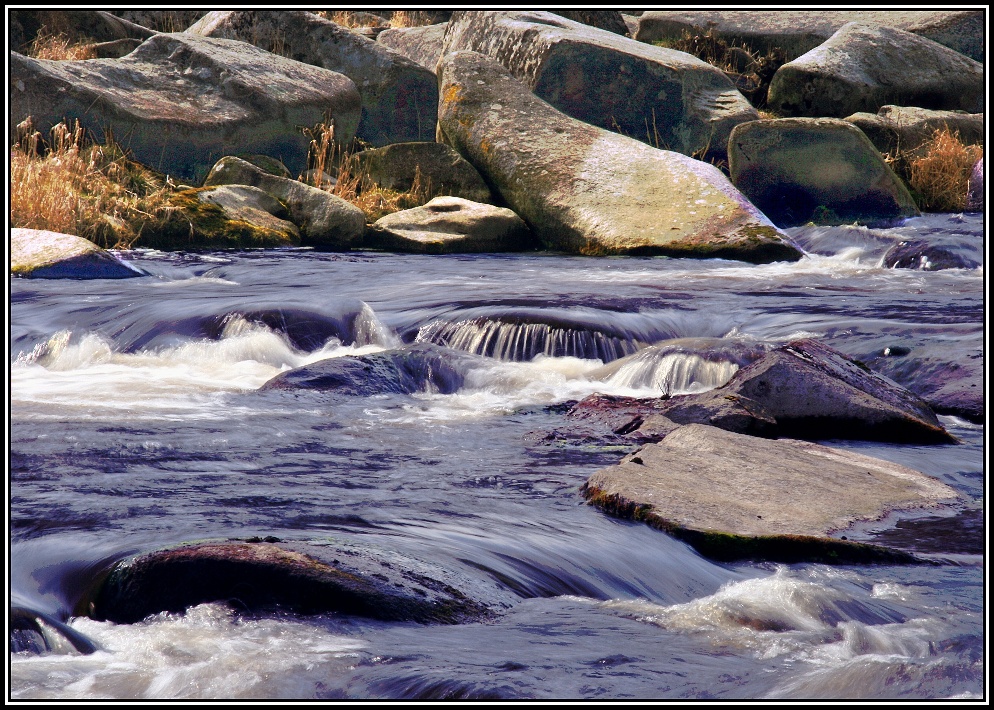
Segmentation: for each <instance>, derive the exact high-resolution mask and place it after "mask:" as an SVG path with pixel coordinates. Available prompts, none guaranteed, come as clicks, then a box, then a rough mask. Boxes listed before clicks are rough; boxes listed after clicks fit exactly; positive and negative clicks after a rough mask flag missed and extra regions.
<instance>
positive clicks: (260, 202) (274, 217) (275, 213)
mask: <svg viewBox="0 0 994 710" xmlns="http://www.w3.org/2000/svg"><path fill="white" fill-rule="evenodd" d="M196 194H197V199H198V200H200V201H201V202H204V203H209V204H213V205H217V206H218V207H220V208H221V209H222V210H224V213H225V216H226V217H227V218H228V219H230V220H236V221H239V222H246V223H248V224H251V225H253V226H255V227H258V228H260V229H268V230H272V231H274V232H277V233H279V232H282V233H283V235H285V236H283V238H282V241H284V243H285V244H287V245H293V246H296V245H297V244H299V243H300V230H298V229H297V227H296V225H294V224H293V222H289V221H287V219H286V218H287V217H289V214H288V213H287V210H286V208H285V207H284V206H283V204H282V203H281V202H280V201H279V200H277V199H276V198H275V197H273V196H272V195H270V194H269V193H268V192H264V191H262V190H260V189H259V188H257V187H249V186H248V185H219V186H218V187H208V188H204V189H202V190H197V191H196Z"/></svg>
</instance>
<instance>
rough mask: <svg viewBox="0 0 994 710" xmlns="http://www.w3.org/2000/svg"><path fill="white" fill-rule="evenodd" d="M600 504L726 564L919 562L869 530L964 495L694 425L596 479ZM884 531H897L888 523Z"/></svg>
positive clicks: (894, 471)
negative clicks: (861, 536) (873, 540)
mask: <svg viewBox="0 0 994 710" xmlns="http://www.w3.org/2000/svg"><path fill="white" fill-rule="evenodd" d="M582 492H583V495H584V496H585V497H586V498H587V499H588V500H589V501H590V502H591V503H592V504H594V505H596V506H598V507H600V508H601V509H603V510H605V511H607V512H609V513H611V514H613V515H617V516H620V517H626V518H633V519H635V520H641V521H644V522H646V523H648V524H649V525H652V526H653V527H656V528H658V529H661V530H664V531H665V532H668V533H669V534H671V535H673V536H674V537H676V538H679V539H681V540H684V541H686V542H687V543H689V544H690V545H692V546H693V547H695V548H696V549H697V550H698V551H699V552H700V553H701V554H703V555H705V556H707V557H711V558H714V559H718V560H723V561H728V560H735V559H753V560H776V561H780V562H822V563H853V562H886V563H901V562H915V561H917V558H916V557H915V556H914V555H913V554H910V553H908V552H905V551H902V550H896V549H891V548H888V547H884V546H881V545H878V544H868V543H866V542H854V541H851V540H847V539H846V538H855V537H856V536H857V535H856V534H854V532H853V529H854V528H855V526H857V525H859V524H860V523H864V524H865V523H867V522H871V521H881V519H883V518H884V516H886V515H888V514H892V513H895V512H919V511H923V510H935V509H941V508H943V507H946V508H948V509H949V510H950V511H951V505H952V504H954V503H956V502H957V501H958V500H959V495H958V494H957V493H956V491H955V490H953V489H952V488H950V487H949V486H947V485H945V484H943V483H941V482H940V481H938V480H936V479H934V478H931V477H929V476H926V475H925V474H923V473H921V472H920V471H915V470H913V469H910V468H907V467H904V466H900V465H898V464H894V463H891V462H889V461H883V460H881V459H876V458H872V457H869V456H864V455H861V454H856V453H853V452H850V451H845V450H842V449H835V448H830V447H827V446H821V445H819V444H813V443H810V442H802V441H794V440H790V439H779V440H776V441H771V440H768V439H760V438H756V437H752V436H746V435H743V434H734V433H731V432H727V431H723V430H721V429H717V428H715V427H710V426H706V425H703V424H689V425H687V426H684V427H681V428H679V429H677V430H676V431H674V432H672V433H670V434H669V435H668V436H666V438H665V439H663V441H662V442H660V443H658V444H648V445H646V446H644V447H642V448H641V449H639V450H638V451H636V452H634V453H633V454H629V455H628V456H626V457H625V458H624V459H623V460H622V461H621V463H620V464H618V465H616V466H610V467H608V468H604V469H601V470H600V471H598V472H597V473H595V474H593V475H592V476H590V478H588V479H587V481H586V483H585V484H584V486H583V489H582ZM880 525H881V526H882V527H888V526H889V527H893V519H891V522H890V524H889V525H886V524H883V523H880Z"/></svg>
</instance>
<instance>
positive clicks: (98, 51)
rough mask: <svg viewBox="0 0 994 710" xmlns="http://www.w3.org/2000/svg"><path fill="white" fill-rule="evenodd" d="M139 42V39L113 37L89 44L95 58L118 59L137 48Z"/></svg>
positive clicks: (139, 44)
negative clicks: (108, 40)
mask: <svg viewBox="0 0 994 710" xmlns="http://www.w3.org/2000/svg"><path fill="white" fill-rule="evenodd" d="M141 43H142V40H140V39H127V38H126V39H115V40H113V41H111V42H100V43H98V44H93V45H90V49H91V50H93V54H94V55H96V59H120V58H121V57H123V56H125V55H127V54H131V53H132V52H133V51H135V50H136V49H138V47H139V46H141Z"/></svg>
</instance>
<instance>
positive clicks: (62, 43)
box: [27, 28, 97, 61]
mask: <svg viewBox="0 0 994 710" xmlns="http://www.w3.org/2000/svg"><path fill="white" fill-rule="evenodd" d="M93 44H94V43H93V41H92V40H89V39H83V40H75V39H73V38H72V37H70V36H69V35H68V34H65V33H63V32H54V33H53V32H50V31H49V30H47V29H45V28H42V29H40V30H39V31H38V34H37V35H36V36H35V38H34V40H33V41H32V42H31V45H30V46H29V47H28V50H27V54H28V56H29V57H34V58H35V59H54V60H57V61H64V60H72V59H96V57H97V53H96V51H95V50H94V49H93Z"/></svg>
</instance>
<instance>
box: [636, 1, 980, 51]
mask: <svg viewBox="0 0 994 710" xmlns="http://www.w3.org/2000/svg"><path fill="white" fill-rule="evenodd" d="M848 22H860V23H862V24H865V25H871V26H879V27H896V28H898V29H901V30H905V31H907V32H912V33H914V34H916V35H918V36H920V37H925V38H927V39H930V40H932V41H934V42H938V43H939V44H942V45H945V46H946V47H950V48H951V49H954V50H956V51H957V52H960V53H962V54H965V55H966V56H968V57H970V58H971V59H975V60H977V61H978V62H982V61H983V60H984V49H985V45H984V36H985V34H984V27H985V26H984V12H983V10H900V11H894V10H836V9H832V10H781V9H779V8H777V9H774V10H651V11H649V12H644V13H642V16H641V17H640V18H639V25H638V30H637V32H636V33H635V35H633V36H634V37H635V39H637V40H639V41H640V42H656V41H659V40H676V39H680V37H681V36H682V35H683V33H684V32H689V33H691V34H704V33H705V32H707V31H708V30H711V31H712V32H714V34H715V35H716V36H717V37H718V38H720V39H722V40H724V41H726V42H728V43H730V44H731V43H735V44H745V45H748V46H749V47H750V48H751V49H752V50H753V51H757V52H760V53H765V52H768V51H770V50H772V49H774V48H780V49H783V50H784V51H785V52H786V54H787V59H788V60H792V59H796V58H797V57H799V56H801V55H802V54H804V53H806V52H808V51H810V50H812V49H814V48H815V47H817V46H818V45H819V44H821V43H822V42H824V41H825V40H826V39H828V38H829V37H831V36H832V35H833V34H835V32H836V31H837V30H838V29H839V28H840V27H842V26H843V25H844V24H846V23H848Z"/></svg>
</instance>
